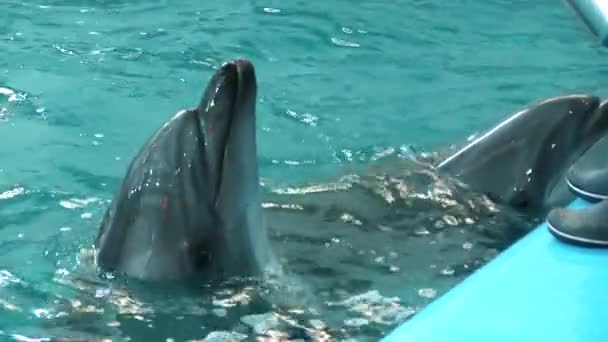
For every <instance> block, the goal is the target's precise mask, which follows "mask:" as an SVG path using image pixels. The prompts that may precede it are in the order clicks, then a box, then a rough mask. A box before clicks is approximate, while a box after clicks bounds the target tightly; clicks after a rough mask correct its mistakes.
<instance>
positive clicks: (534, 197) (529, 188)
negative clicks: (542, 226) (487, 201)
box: [437, 94, 608, 215]
mask: <svg viewBox="0 0 608 342" xmlns="http://www.w3.org/2000/svg"><path fill="white" fill-rule="evenodd" d="M607 112H608V102H603V103H600V99H599V98H598V97H597V96H593V95H584V94H574V95H567V96H560V97H555V98H549V99H547V100H544V101H540V102H538V103H534V104H532V105H529V106H528V107H527V108H524V109H523V110H521V111H519V112H517V113H515V114H512V115H509V116H508V117H507V118H506V119H504V120H503V121H501V122H500V123H498V124H497V125H495V126H494V127H491V128H490V129H488V130H487V131H485V132H483V133H482V134H481V135H480V136H479V137H478V138H476V139H474V140H472V141H471V142H470V143H468V144H466V145H465V146H464V147H462V148H460V149H458V150H457V151H456V152H454V153H452V154H451V155H449V156H448V157H447V158H445V159H443V160H441V161H440V162H439V163H438V164H437V170H438V171H439V172H440V173H443V174H448V175H451V176H453V177H455V178H457V179H458V180H459V181H461V182H463V183H464V184H466V185H467V186H468V187H469V188H471V189H472V190H475V191H478V192H482V193H484V194H487V195H488V197H490V198H491V199H493V200H494V201H496V202H501V203H503V204H507V205H510V206H512V207H514V208H515V209H520V210H523V211H527V212H531V213H536V214H540V215H544V214H546V213H547V212H548V210H550V209H551V208H553V207H555V206H563V205H566V204H568V203H570V202H571V201H572V200H573V199H574V195H573V194H572V192H571V191H569V190H568V186H567V181H566V177H565V174H566V171H567V170H568V168H569V167H570V166H571V165H572V163H573V162H574V161H575V160H577V159H578V158H579V157H580V156H581V155H582V154H583V153H584V152H585V151H586V150H587V149H588V148H590V147H591V146H592V145H593V144H594V143H595V142H596V141H598V140H599V139H600V138H601V137H602V136H604V135H606V133H607V131H608V114H607Z"/></svg>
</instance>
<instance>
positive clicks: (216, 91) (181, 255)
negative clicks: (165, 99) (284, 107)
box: [95, 60, 274, 280]
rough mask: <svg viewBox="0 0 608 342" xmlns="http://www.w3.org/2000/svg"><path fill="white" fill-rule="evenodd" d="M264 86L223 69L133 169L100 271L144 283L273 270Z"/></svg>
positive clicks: (106, 231) (102, 236) (112, 217)
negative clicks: (259, 126)
mask: <svg viewBox="0 0 608 342" xmlns="http://www.w3.org/2000/svg"><path fill="white" fill-rule="evenodd" d="M256 93H257V84H256V78H255V72H254V68H253V65H252V64H251V63H250V62H248V61H246V60H233V61H229V62H227V63H225V64H224V65H222V67H221V68H220V69H219V70H218V71H217V72H216V73H215V75H214V76H213V77H212V79H211V81H210V82H209V84H208V86H207V88H206V90H205V92H204V95H203V97H202V100H201V102H200V104H199V105H198V106H197V107H196V108H193V109H187V110H182V111H180V112H178V113H177V114H175V116H173V117H172V118H171V119H170V120H169V121H168V122H167V123H165V124H164V125H163V126H162V127H161V128H160V129H158V131H156V133H154V134H153V136H152V137H151V138H150V139H149V140H148V141H147V142H146V143H145V144H144V145H143V147H142V148H141V150H140V151H139V153H138V154H137V156H136V157H135V158H134V159H133V161H132V162H131V164H130V166H129V168H128V170H127V172H126V175H125V177H124V179H123V181H122V184H121V185H120V187H119V189H118V191H117V192H116V194H115V196H114V199H113V202H112V204H111V205H110V207H109V208H108V210H107V212H106V214H105V216H104V219H103V221H102V223H101V227H100V231H99V234H98V237H97V239H96V241H95V247H96V251H95V253H96V263H97V265H98V266H99V267H100V268H101V269H102V270H104V271H107V272H108V271H109V272H116V273H121V274H126V275H127V276H130V277H134V278H138V279H141V280H175V279H180V278H185V277H189V276H192V275H194V274H204V275H208V276H210V277H215V278H220V279H221V278H226V277H231V276H243V277H245V276H256V275H260V274H261V272H263V271H264V270H265V269H267V268H268V267H271V266H272V265H273V264H274V262H273V260H274V257H273V255H272V252H271V251H270V248H269V246H268V240H267V234H266V231H265V229H266V228H265V225H264V222H263V217H262V212H261V211H262V208H261V205H260V203H261V202H260V190H259V182H258V165H257V151H256V130H255V104H256Z"/></svg>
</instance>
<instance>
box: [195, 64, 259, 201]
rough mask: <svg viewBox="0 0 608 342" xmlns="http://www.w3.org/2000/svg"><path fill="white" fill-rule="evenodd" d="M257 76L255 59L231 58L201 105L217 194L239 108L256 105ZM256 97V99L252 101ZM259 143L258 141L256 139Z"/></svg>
mask: <svg viewBox="0 0 608 342" xmlns="http://www.w3.org/2000/svg"><path fill="white" fill-rule="evenodd" d="M255 96H256V80H255V73H254V67H253V65H252V64H251V62H249V61H247V60H244V59H238V60H231V61H228V62H226V63H224V64H222V66H221V67H220V68H219V69H218V70H217V71H216V72H215V74H214V75H213V77H212V78H211V80H210V81H209V83H208V84H207V88H206V89H205V92H204V94H203V97H202V99H201V102H200V104H199V106H198V108H197V111H198V119H199V126H200V129H201V132H202V133H203V134H202V135H203V136H204V140H205V141H204V150H205V159H206V162H207V169H208V172H209V174H208V176H209V185H210V189H213V190H214V194H215V195H217V194H218V192H219V187H220V185H221V183H222V174H223V167H224V157H225V151H226V147H227V145H228V144H229V141H230V140H231V139H230V135H231V134H233V133H234V132H232V131H233V130H234V129H233V128H232V126H233V125H234V124H235V122H236V121H239V119H238V118H237V117H239V116H240V115H239V112H241V111H243V109H244V108H250V107H252V106H255ZM251 99H253V103H250V102H251V101H252V100H251ZM253 143H254V144H255V142H253Z"/></svg>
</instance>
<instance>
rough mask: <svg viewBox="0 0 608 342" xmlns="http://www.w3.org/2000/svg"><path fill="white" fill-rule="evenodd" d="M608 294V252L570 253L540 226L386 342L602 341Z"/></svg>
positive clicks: (579, 204)
mask: <svg viewBox="0 0 608 342" xmlns="http://www.w3.org/2000/svg"><path fill="white" fill-rule="evenodd" d="M588 205H589V203H587V202H585V201H583V200H580V199H578V200H576V201H574V202H573V203H572V204H571V205H570V207H571V208H584V207H587V206H588ZM606 286H608V249H592V248H583V247H577V246H572V245H568V244H566V243H563V242H561V241H558V240H557V239H556V238H555V237H553V236H552V235H551V233H550V232H549V231H548V228H547V226H546V223H543V224H540V225H539V226H538V227H536V228H535V229H534V230H533V231H531V232H530V233H529V234H527V235H526V236H524V237H523V238H522V239H520V240H519V241H517V242H516V243H514V244H513V245H512V246H510V247H509V248H507V249H506V250H505V251H503V252H502V253H500V254H499V255H498V256H497V257H496V258H494V259H493V260H491V261H490V262H489V263H488V264H486V265H485V266H483V267H482V268H480V269H479V270H477V271H476V272H474V273H473V274H472V275H470V276H469V277H467V278H466V279H465V280H463V281H462V282H461V283H460V284H458V285H456V286H455V287H454V288H452V289H451V290H449V291H448V292H446V293H445V294H444V295H443V296H441V297H439V298H438V299H436V300H435V301H433V302H432V303H430V304H429V305H428V306H427V307H425V308H424V309H423V310H421V311H420V312H418V313H417V314H416V315H415V316H414V317H412V318H411V319H410V320H408V321H406V322H405V323H403V324H402V325H401V326H399V327H398V328H397V329H395V330H394V331H392V332H391V333H390V334H389V335H387V336H386V337H384V338H383V339H382V341H383V342H393V341H423V342H427V341H428V342H436V341H468V342H471V341H541V340H560V341H586V342H589V341H605V340H608V325H606V324H605V322H606V321H608V310H605V308H606V307H608V291H606Z"/></svg>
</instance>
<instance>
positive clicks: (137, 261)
mask: <svg viewBox="0 0 608 342" xmlns="http://www.w3.org/2000/svg"><path fill="white" fill-rule="evenodd" d="M256 93H257V84H256V77H255V71H254V67H253V65H252V64H251V63H250V62H249V61H247V60H242V59H241V60H232V61H229V62H227V63H225V64H223V65H222V66H221V68H220V69H219V70H218V71H217V72H216V73H215V74H214V75H213V77H212V78H211V80H210V81H209V83H208V85H207V88H206V90H205V92H204V94H203V97H202V100H201V101H200V103H199V105H198V106H197V107H195V108H191V109H186V110H182V111H179V112H178V113H177V114H175V115H174V116H173V117H172V118H171V119H170V120H168V122H167V123H165V124H164V125H163V126H162V127H160V128H159V129H158V130H157V131H156V132H155V133H154V134H153V135H152V137H151V138H150V139H149V140H148V141H147V142H146V143H145V144H144V145H143V147H142V148H141V149H140V151H139V152H138V154H137V155H136V156H135V158H134V159H133V160H132V162H131V164H130V165H129V167H128V169H127V171H126V175H125V176H124V178H123V181H122V184H121V185H120V186H119V188H118V190H117V192H116V193H115V195H114V199H113V201H112V203H111V205H110V206H109V208H108V209H107V211H106V214H105V216H104V218H103V220H102V222H101V225H100V228H99V234H98V236H97V238H96V240H95V243H94V247H95V260H96V264H97V265H98V266H99V267H100V268H101V269H102V270H104V271H108V272H116V273H122V274H126V275H127V276H130V277H134V278H138V279H142V280H152V281H155V280H170V279H182V278H186V277H189V276H194V275H199V274H204V275H206V276H208V277H210V278H217V279H225V278H227V277H232V276H237V277H247V276H258V275H263V274H265V273H267V272H278V270H279V269H280V265H279V264H278V262H277V261H276V257H275V256H274V254H273V252H272V250H271V248H270V246H269V240H268V234H267V231H266V229H267V228H266V225H265V222H264V217H263V213H262V204H261V195H260V188H259V175H258V164H257V151H256V129H255V104H256ZM606 111H608V105H606V104H605V103H602V104H600V100H599V98H598V97H596V96H592V95H568V96H561V97H556V98H551V99H548V100H545V101H542V102H539V103H536V104H533V105H530V106H528V107H527V108H525V109H523V110H522V111H519V112H517V113H515V114H512V115H509V116H508V117H507V118H506V119H504V120H502V121H501V122H500V123H498V124H497V125H495V126H494V127H491V128H490V129H488V130H487V131H485V132H484V133H483V134H481V135H480V136H479V137H478V138H476V139H474V140H473V141H471V142H469V143H467V144H466V145H464V147H462V148H460V149H457V150H456V151H455V152H453V153H450V154H448V156H447V157H446V158H443V159H442V160H440V161H439V162H437V163H436V164H434V165H433V166H434V168H435V170H436V171H437V172H438V175H444V176H446V177H450V178H454V179H457V180H458V181H459V182H461V183H462V184H464V185H466V186H467V187H468V188H470V189H471V190H473V191H474V192H481V193H484V194H487V195H488V197H490V198H491V199H493V200H494V201H495V202H499V203H502V204H506V205H509V206H511V207H513V208H516V209H519V210H523V211H532V212H535V213H538V212H539V211H540V212H543V211H546V210H549V209H550V208H552V207H554V206H558V205H564V204H566V203H568V202H569V201H570V200H571V199H572V198H573V195H572V194H571V193H570V192H569V191H568V188H567V185H566V181H565V176H564V175H565V173H566V170H567V169H568V167H569V166H570V165H571V164H572V162H573V161H574V160H576V159H577V158H578V156H580V155H581V154H582V153H583V152H584V151H585V150H586V149H588V148H589V147H590V146H591V145H593V143H594V142H595V141H597V140H598V139H599V138H600V137H601V136H602V135H605V134H606V131H607V130H608V115H606ZM347 189H349V188H348V187H347ZM346 191H347V192H348V191H349V190H346ZM330 195H331V194H330ZM330 197H332V196H330ZM333 197H334V199H335V200H337V201H342V200H340V198H344V193H340V194H338V195H337V196H333ZM355 197H356V196H355ZM329 202H332V201H331V200H330V201H329Z"/></svg>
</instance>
